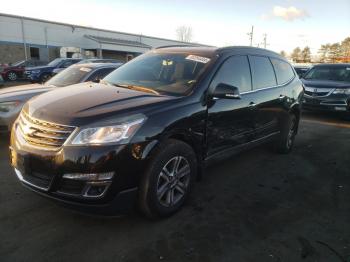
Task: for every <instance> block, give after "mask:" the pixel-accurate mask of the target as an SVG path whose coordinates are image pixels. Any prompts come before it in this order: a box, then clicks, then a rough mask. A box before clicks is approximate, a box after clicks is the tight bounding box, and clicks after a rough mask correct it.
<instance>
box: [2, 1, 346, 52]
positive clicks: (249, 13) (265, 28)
mask: <svg viewBox="0 0 350 262" xmlns="http://www.w3.org/2000/svg"><path fill="white" fill-rule="evenodd" d="M0 1H3V2H4V4H3V5H1V6H2V7H1V10H0V12H4V13H10V14H16V15H24V16H29V17H36V18H42V19H48V20H54V21H59V22H67V23H75V24H80V25H86V26H93V27H98V28H106V29H112V30H117V31H124V32H130V33H137V34H139V33H142V34H144V35H151V36H158V37H164V38H170V39H174V38H176V33H175V31H176V28H177V27H178V26H181V25H186V26H191V27H192V30H193V41H195V42H199V43H204V44H210V45H217V46H224V45H248V44H249V39H248V35H247V33H248V31H249V30H250V27H251V26H252V25H254V26H255V36H254V45H258V44H260V45H261V43H262V41H263V34H265V33H266V34H267V42H268V44H269V45H268V48H270V49H273V50H275V51H281V50H286V51H287V52H290V51H291V50H292V49H293V48H294V47H295V46H301V47H304V46H306V45H309V46H310V47H311V49H312V51H313V52H317V49H318V47H319V46H320V45H321V44H324V43H328V42H330V43H333V42H338V41H341V40H343V39H344V38H345V37H347V36H350V0H333V1H329V0H327V1H325V0H318V1H317V0H259V1H258V0H245V1H242V0H241V1H234V0H232V1H228V0H221V1H220V0H217V1H214V0H201V1H200V0H173V1H167V0H163V1H160V0H154V1H151V0H149V1H147V0H132V1H130V0H129V1H126V0H119V1H118V0H117V1H116V0H114V1H112V0H99V1H97V0H70V1H59V0H58V1H55V4H54V6H53V4H48V3H49V2H48V1H44V0H31V1H27V0H17V1H16V5H9V4H6V3H8V1H6V0H0Z"/></svg>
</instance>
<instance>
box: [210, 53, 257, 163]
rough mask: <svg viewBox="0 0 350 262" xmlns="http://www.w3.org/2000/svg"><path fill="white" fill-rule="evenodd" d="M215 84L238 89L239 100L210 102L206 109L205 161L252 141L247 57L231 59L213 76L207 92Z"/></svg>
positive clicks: (250, 89) (250, 84) (250, 87)
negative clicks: (206, 155) (206, 157)
mask: <svg viewBox="0 0 350 262" xmlns="http://www.w3.org/2000/svg"><path fill="white" fill-rule="evenodd" d="M219 83H224V84H228V85H231V86H236V87H238V89H239V91H240V93H241V99H212V100H211V101H210V102H209V105H208V119H207V154H208V157H210V156H213V155H215V154H216V153H219V152H224V151H226V150H227V149H232V148H233V147H236V146H239V145H242V144H245V143H247V142H249V141H251V140H253V139H254V137H253V136H254V126H253V122H252V119H253V115H254V113H255V112H254V109H253V108H252V107H251V103H252V94H251V93H250V92H251V91H252V83H251V74H250V67H249V62H248V57H247V56H231V57H229V58H228V59H226V60H225V61H224V62H223V63H222V65H221V67H220V68H219V70H218V71H217V72H216V74H215V76H214V78H213V80H212V82H211V84H210V87H209V92H213V91H214V89H215V87H216V86H217V85H218V84H219Z"/></svg>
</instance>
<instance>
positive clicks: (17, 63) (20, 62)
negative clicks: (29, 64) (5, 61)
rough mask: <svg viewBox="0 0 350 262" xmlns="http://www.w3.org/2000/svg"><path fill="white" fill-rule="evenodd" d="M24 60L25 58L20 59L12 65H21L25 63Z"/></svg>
mask: <svg viewBox="0 0 350 262" xmlns="http://www.w3.org/2000/svg"><path fill="white" fill-rule="evenodd" d="M24 62H25V61H24V60H22V61H18V62H16V63H13V64H12V66H21V65H24Z"/></svg>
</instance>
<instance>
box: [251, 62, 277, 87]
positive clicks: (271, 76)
mask: <svg viewBox="0 0 350 262" xmlns="http://www.w3.org/2000/svg"><path fill="white" fill-rule="evenodd" d="M250 65H251V67H252V74H253V88H254V89H260V88H265V87H271V86H275V85H276V84H277V83H276V77H275V72H274V71H273V67H272V64H271V62H270V60H269V59H268V58H267V57H262V56H251V57H250Z"/></svg>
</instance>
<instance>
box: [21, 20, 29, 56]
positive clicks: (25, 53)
mask: <svg viewBox="0 0 350 262" xmlns="http://www.w3.org/2000/svg"><path fill="white" fill-rule="evenodd" d="M20 20H21V28H22V41H23V48H24V57H25V60H28V54H27V42H26V36H25V32H24V22H23V17H21V18H20Z"/></svg>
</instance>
